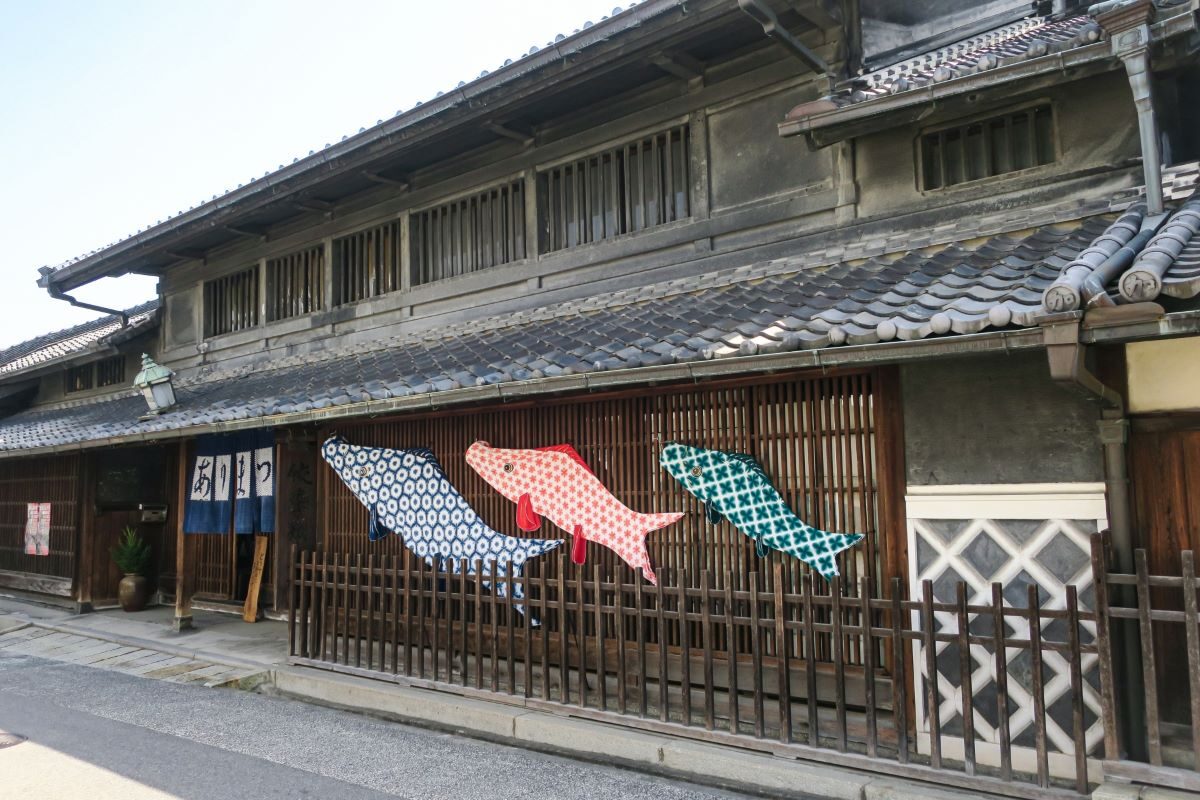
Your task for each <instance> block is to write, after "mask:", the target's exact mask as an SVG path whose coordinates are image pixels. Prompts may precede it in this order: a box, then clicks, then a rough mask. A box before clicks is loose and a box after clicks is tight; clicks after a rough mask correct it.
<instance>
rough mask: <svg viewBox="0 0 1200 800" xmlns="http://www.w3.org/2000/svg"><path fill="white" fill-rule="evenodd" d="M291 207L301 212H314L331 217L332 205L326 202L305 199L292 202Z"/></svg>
mask: <svg viewBox="0 0 1200 800" xmlns="http://www.w3.org/2000/svg"><path fill="white" fill-rule="evenodd" d="M292 205H294V206H295V207H296V208H299V209H301V210H303V211H315V212H316V213H318V214H324V215H325V216H326V217H333V209H334V204H333V203H331V202H329V201H328V200H317V199H316V198H312V197H306V198H301V199H298V200H293V201H292Z"/></svg>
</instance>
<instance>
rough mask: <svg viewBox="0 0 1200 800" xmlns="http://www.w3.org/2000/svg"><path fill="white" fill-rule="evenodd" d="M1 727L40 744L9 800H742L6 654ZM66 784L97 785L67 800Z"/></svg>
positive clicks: (281, 704) (16, 760)
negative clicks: (112, 784) (113, 785)
mask: <svg viewBox="0 0 1200 800" xmlns="http://www.w3.org/2000/svg"><path fill="white" fill-rule="evenodd" d="M0 731H9V732H13V733H18V734H22V735H24V736H27V737H29V742H27V743H24V744H18V745H15V746H14V747H10V748H7V749H0V766H2V767H3V769H2V770H0V771H3V772H4V773H5V780H4V781H0V799H2V798H6V797H9V796H12V797H16V796H21V797H29V798H33V797H37V798H39V800H54V798H56V797H57V796H64V797H67V796H71V797H73V796H84V795H85V794H86V795H87V796H89V797H96V798H98V797H101V796H105V793H104V792H103V791H97V789H96V787H101V786H103V785H106V784H104V780H107V779H109V778H114V776H115V777H116V778H119V779H120V780H121V781H123V782H124V784H125V788H124V789H121V790H115V789H114V790H113V796H121V797H123V798H126V799H127V800H132V798H133V797H137V796H138V795H137V794H136V793H135V794H133V795H130V794H128V793H127V792H128V784H129V782H130V781H132V782H136V784H140V787H141V788H142V789H144V791H142V793H141V795H140V796H141V797H145V798H151V797H153V798H160V797H172V796H173V797H177V798H188V799H189V800H190V798H196V800H201V799H203V800H224V798H229V800H244V798H247V797H254V798H298V797H314V798H317V797H319V798H338V799H339V800H340V799H341V798H347V799H348V800H354V799H356V798H384V797H404V798H412V800H440V798H447V800H449V799H450V798H453V799H454V800H472V798H486V800H510V799H511V800H516V799H517V798H537V799H538V800H547V799H548V798H572V799H574V798H579V800H586V799H587V798H604V799H605V800H611V799H612V798H620V800H637V799H638V798H664V799H665V800H671V799H673V798H680V800H682V799H683V798H689V799H690V798H733V797H740V796H742V795H736V794H731V793H729V792H722V791H719V790H715V789H711V788H707V787H701V786H696V785H692V784H687V783H682V782H679V781H672V780H668V779H665V778H658V777H654V776H649V775H643V774H640V773H637V772H632V771H629V770H623V769H618V768H613V767H608V766H603V765H598V764H589V763H585V762H579V761H573V760H570V759H565V758H559V757H556V756H551V755H545V754H541V753H535V752H531V751H527V750H522V749H518V748H513V747H505V746H503V745H498V744H492V743H488V742H482V741H477V740H473V739H466V738H462V737H457V736H451V735H447V734H441V733H435V732H431V731H427V730H422V729H420V728H413V727H409V726H406V725H401V724H397V723H393V722H387V721H383V720H376V719H372V718H369V717H364V716H360V715H357V714H351V713H347V712H343V711H338V710H335V709H328V708H321V707H317V706H310V705H306V704H304V703H300V702H296V701H292V700H287V699H283V698H276V697H268V696H264V695H256V694H247V693H244V692H235V691H230V690H219V689H204V688H202V687H196V686H187V685H180V684H172V683H165V682H163V681H154V680H147V679H143V678H136V677H131V676H128V675H122V674H119V673H114V672H106V671H102V670H96V669H90V668H88V667H81V666H77V665H73V664H64V663H61V662H55V661H48V660H45V659H40V658H34V657H30V656H15V655H6V654H4V653H0ZM22 748H26V751H25V752H26V754H27V755H26V756H24V757H20V755H21V753H22ZM35 753H36V754H37V757H36V758H35V757H34V754H35ZM56 758H57V759H58V761H57V762H56V761H55V759H56ZM72 770H75V771H76V772H78V775H79V777H77V778H76V777H70V776H74V775H76V772H73V771H72ZM89 770H90V771H92V772H93V773H94V776H93V777H92V778H89V777H87V774H88V771H89ZM55 779H57V780H58V781H59V782H60V783H62V782H64V781H68V782H74V783H78V782H80V781H88V782H89V784H92V782H93V779H94V781H95V783H94V785H89V787H88V791H83V789H84V787H82V786H77V787H76V788H77V789H78V790H80V791H79V792H78V795H76V794H75V793H74V792H72V793H71V794H69V795H65V794H64V795H59V794H55V793H56V792H61V791H62V789H60V788H56V786H55V782H54V780H55ZM102 779H104V780H102ZM5 786H8V787H9V788H8V789H7V790H6V788H5ZM18 787H20V793H19V794H12V795H10V794H7V793H6V792H8V791H14V790H16V789H17V788H18Z"/></svg>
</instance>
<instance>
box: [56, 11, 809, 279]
mask: <svg viewBox="0 0 1200 800" xmlns="http://www.w3.org/2000/svg"><path fill="white" fill-rule="evenodd" d="M795 4H796V5H797V6H808V5H814V6H823V5H824V3H823V2H822V0H796V2H795ZM793 19H794V20H795V21H796V24H797V25H799V26H800V27H801V28H807V31H808V32H809V33H814V35H815V34H816V32H817V29H816V28H815V27H813V26H812V25H811V24H810V23H809V22H808V17H804V16H801V15H795V16H794V17H793ZM695 41H704V42H708V43H709V44H711V42H718V43H722V42H725V41H728V42H729V43H730V44H729V47H730V48H731V50H730V52H732V53H736V52H738V50H737V48H738V47H744V46H745V42H753V43H755V44H757V43H759V42H762V41H765V39H764V37H763V35H762V31H761V29H758V28H757V26H756V25H755V24H754V23H753V21H751V20H750V19H749V18H748V17H747V16H746V15H744V14H743V13H741V12H740V11H739V10H738V6H737V3H736V2H732V1H731V0H644V2H641V3H639V4H637V5H635V6H633V7H631V8H629V9H628V10H625V11H622V12H621V13H619V14H617V15H615V16H612V17H610V18H608V19H606V20H603V21H601V22H598V23H596V24H594V25H591V26H590V27H586V28H584V29H583V30H580V31H578V32H576V33H575V34H573V35H571V36H568V37H565V38H561V39H560V40H559V41H555V42H552V43H551V44H549V45H547V46H546V47H543V48H542V49H540V50H537V51H536V52H531V53H530V54H529V55H525V56H523V57H521V58H520V59H518V60H516V61H513V62H511V63H508V64H506V65H505V66H503V67H501V68H500V69H497V70H496V71H495V72H491V73H485V74H484V75H482V76H480V77H479V78H477V79H476V80H473V81H471V82H469V83H464V84H460V85H459V86H458V87H457V88H455V89H453V90H451V91H449V92H447V93H445V94H442V95H440V96H439V97H437V98H435V99H433V100H431V101H429V102H426V103H421V104H418V105H417V106H416V107H415V108H413V109H411V110H409V111H405V112H400V113H397V114H396V116H394V117H392V118H391V119H389V120H385V121H383V122H381V123H379V124H377V125H376V126H374V127H372V128H369V129H366V130H362V131H360V132H359V133H357V134H355V135H353V136H348V137H344V138H343V140H342V141H341V142H338V143H335V144H331V145H328V146H327V147H325V148H324V149H322V150H320V151H318V152H314V153H311V154H309V155H308V156H307V157H304V158H300V159H297V160H295V161H294V162H293V163H292V164H290V165H287V166H281V167H280V168H279V169H278V170H276V171H274V172H271V173H269V174H266V175H264V176H263V177H261V178H258V179H256V180H252V181H250V182H249V183H247V184H246V185H245V186H240V187H238V188H237V189H235V190H233V191H230V192H228V193H226V194H224V195H221V196H219V197H215V198H214V199H212V200H211V201H209V202H206V203H203V204H201V205H199V206H197V207H195V208H192V209H190V210H188V211H183V212H180V213H179V214H177V215H175V216H173V217H171V218H169V219H166V220H164V221H162V222H160V223H158V224H156V225H154V226H153V227H150V228H148V229H147V230H145V231H140V232H138V233H137V234H135V235H132V236H129V237H128V238H126V239H123V240H121V241H119V242H117V243H115V244H112V245H108V246H106V247H104V248H101V249H99V250H97V251H93V252H92V253H89V254H87V255H85V256H83V257H81V258H79V259H76V260H74V261H72V262H67V263H66V264H64V265H61V266H59V267H58V268H56V269H50V268H43V269H42V276H41V277H40V279H39V280H38V285H39V286H41V287H42V288H44V289H49V288H51V287H53V288H54V289H55V290H56V291H59V292H64V291H70V290H72V289H75V288H78V287H79V286H82V285H84V284H87V283H90V282H91V281H94V280H97V279H99V278H101V277H106V276H116V275H123V274H127V273H146V274H160V273H161V271H162V270H163V269H166V268H168V267H170V266H173V265H174V264H181V263H188V262H194V261H196V260H198V259H203V258H204V255H205V253H206V252H207V251H210V250H212V249H214V248H216V247H220V246H224V245H225V244H228V243H229V242H232V241H234V240H236V239H237V238H239V237H257V238H265V237H266V236H267V234H268V230H267V226H268V225H270V224H281V222H282V221H283V217H284V215H285V214H286V220H287V221H291V220H295V219H299V218H300V217H302V216H303V215H304V214H306V213H309V214H311V213H318V212H319V213H330V211H331V209H332V208H333V202H334V201H338V202H340V201H341V200H342V199H344V198H346V197H350V196H351V195H358V194H361V193H363V192H367V191H369V190H370V189H372V188H375V189H379V188H380V187H381V186H383V185H386V186H388V187H389V188H391V189H392V190H394V191H395V190H399V191H404V190H405V189H406V188H407V187H408V186H409V185H410V182H409V176H408V175H407V174H405V170H404V167H403V165H401V164H400V163H399V161H398V159H401V158H402V157H403V156H404V154H405V153H416V152H418V148H419V147H434V146H440V143H443V142H447V141H449V140H450V139H449V137H450V134H451V133H454V134H456V135H457V134H461V133H464V132H470V134H471V136H472V137H473V138H472V139H471V141H472V142H475V141H486V142H487V143H488V144H495V143H502V142H507V143H512V142H513V139H514V138H522V137H525V136H527V135H528V132H522V131H515V132H514V129H513V128H509V127H506V124H507V123H509V121H510V120H512V119H514V118H517V117H519V115H520V114H521V113H522V112H528V111H529V110H531V109H533V108H534V107H535V106H536V104H537V103H538V102H539V101H540V100H542V99H545V98H548V97H552V96H560V95H561V93H562V92H564V91H567V90H569V89H571V88H573V87H576V86H580V85H583V84H584V82H586V81H588V80H601V79H603V78H605V77H606V76H612V75H613V74H615V73H616V71H617V70H618V69H621V68H632V67H634V66H635V65H636V66H638V67H642V66H646V67H654V68H657V69H658V70H660V72H658V73H656V74H657V75H658V77H660V78H671V76H672V75H673V74H674V72H673V71H672V70H673V68H675V67H677V65H675V64H674V63H673V62H672V61H671V59H670V56H671V53H673V52H675V51H676V49H678V48H680V47H686V46H687V44H688V43H689V42H695ZM706 46H708V45H706ZM677 71H678V69H675V72H677ZM674 79H678V76H675V78H674ZM632 85H644V81H643V82H641V83H636V84H632ZM445 146H447V147H449V146H450V145H445ZM477 146H482V145H479V144H472V145H471V147H477ZM514 146H519V145H514ZM466 149H471V148H470V147H468V148H466ZM414 157H415V156H414ZM448 157H452V156H448ZM314 209H315V210H314ZM268 217H269V219H270V220H274V221H268V222H264V221H263V220H264V219H267V218H268Z"/></svg>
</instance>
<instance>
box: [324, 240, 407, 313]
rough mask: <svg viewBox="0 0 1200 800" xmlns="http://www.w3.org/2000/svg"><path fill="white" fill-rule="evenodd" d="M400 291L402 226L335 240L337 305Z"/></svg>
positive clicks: (335, 290)
mask: <svg viewBox="0 0 1200 800" xmlns="http://www.w3.org/2000/svg"><path fill="white" fill-rule="evenodd" d="M399 289H400V222H399V221H398V220H397V221H393V222H387V223H384V224H383V225H380V226H378V227H375V228H370V229H368V230H365V231H359V232H358V233H354V234H351V235H350V236H344V237H342V238H341V239H334V240H333V293H334V300H333V302H334V304H335V305H343V304H345V303H353V302H355V301H356V300H365V299H367V298H368V297H378V296H379V295H382V294H387V293H388V292H395V291H398V290H399Z"/></svg>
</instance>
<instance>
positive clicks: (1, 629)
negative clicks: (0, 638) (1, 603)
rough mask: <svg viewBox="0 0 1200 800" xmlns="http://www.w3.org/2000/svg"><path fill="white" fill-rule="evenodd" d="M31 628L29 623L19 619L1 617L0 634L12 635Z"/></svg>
mask: <svg viewBox="0 0 1200 800" xmlns="http://www.w3.org/2000/svg"><path fill="white" fill-rule="evenodd" d="M28 627H29V623H28V622H26V621H25V620H23V619H20V618H18V617H11V616H7V615H5V616H0V634H5V633H12V632H13V631H19V630H23V629H25V628H28Z"/></svg>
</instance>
